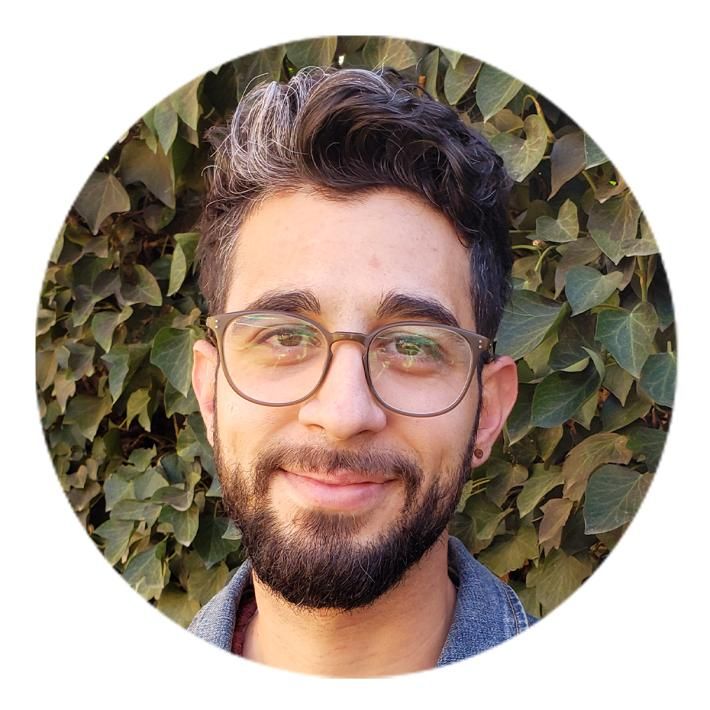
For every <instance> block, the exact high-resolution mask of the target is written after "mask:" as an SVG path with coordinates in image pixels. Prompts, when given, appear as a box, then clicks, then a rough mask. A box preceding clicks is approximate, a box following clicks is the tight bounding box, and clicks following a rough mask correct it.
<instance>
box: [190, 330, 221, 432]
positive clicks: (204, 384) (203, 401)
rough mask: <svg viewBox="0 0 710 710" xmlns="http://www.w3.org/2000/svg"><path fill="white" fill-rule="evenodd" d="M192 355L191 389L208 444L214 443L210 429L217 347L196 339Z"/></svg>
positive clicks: (215, 381)
mask: <svg viewBox="0 0 710 710" xmlns="http://www.w3.org/2000/svg"><path fill="white" fill-rule="evenodd" d="M192 355H193V358H192V389H193V390H195V396H196V397H197V402H198V404H199V405H200V412H201V413H202V419H203V420H204V422H205V429H206V431H207V438H208V439H209V442H210V444H214V442H213V441H212V431H213V427H214V417H215V407H214V405H215V395H216V391H215V387H216V383H217V367H218V366H219V355H218V353H217V349H216V348H215V347H214V346H213V345H211V344H210V343H209V342H207V341H206V340H198V341H197V342H196V343H195V344H194V345H193V346H192Z"/></svg>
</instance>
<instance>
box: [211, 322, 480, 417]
mask: <svg viewBox="0 0 710 710" xmlns="http://www.w3.org/2000/svg"><path fill="white" fill-rule="evenodd" d="M259 314H263V315H271V316H288V317H291V318H299V319H300V320H303V321H305V322H306V323H309V324H310V325H312V326H313V327H314V328H316V329H317V330H318V331H319V332H320V333H321V334H322V335H323V337H324V338H325V340H326V342H327V343H328V354H327V359H326V361H325V365H324V366H323V374H322V375H321V377H320V379H319V380H318V383H317V384H316V385H315V386H314V387H313V388H312V389H311V390H310V391H309V392H308V394H306V395H304V396H303V397H299V398H298V399H294V400H292V401H290V402H280V403H278V404H275V403H273V402H264V401H262V400H259V399H254V398H253V397H250V396H249V395H247V394H245V393H244V392H242V391H241V390H240V389H239V387H237V386H236V384H235V383H234V381H233V380H232V377H231V375H230V374H229V370H228V368H227V367H224V368H223V371H224V376H225V377H226V378H227V382H228V383H229V386H230V387H231V388H232V389H233V390H234V391H235V392H236V393H237V394H238V395H239V396H240V397H242V398H243V399H246V400H247V401H248V402H253V403H254V404H261V405H263V406H265V407H289V406H291V405H293V404H299V403H300V402H305V401H306V400H307V399H308V398H309V397H312V396H313V394H314V393H315V392H316V391H317V390H318V389H319V388H320V386H321V385H322V384H323V381H324V380H325V378H326V377H327V376H328V372H329V370H330V364H331V362H332V360H333V345H335V343H339V342H341V341H343V340H352V341H354V342H356V343H359V344H360V345H362V346H363V353H362V365H363V368H364V370H365V379H366V381H367V386H368V388H369V389H370V392H371V394H372V396H373V397H374V398H375V399H376V400H377V402H378V403H379V404H381V405H382V406H383V407H384V408H385V409H388V410H389V411H391V412H395V413H396V414H402V415H404V416H407V417H419V418H425V417H438V416H439V415H441V414H446V412H450V411H451V410H452V409H453V408H454V407H456V406H458V405H459V404H460V403H461V400H462V399H463V398H464V396H465V395H466V392H467V391H468V388H469V387H470V386H471V380H472V379H473V374H474V372H475V371H476V369H477V367H478V366H479V365H480V364H481V362H483V364H485V363H486V362H489V361H490V360H491V359H492V358H493V344H492V342H491V340H490V339H489V338H486V337H485V336H483V335H479V334H478V333H474V332H473V331H472V330H466V329H464V328H457V327H455V326H452V325H444V324H443V323H432V322H430V321H416V320H406V321H397V322H395V323H388V324H387V325H383V326H381V327H379V328H377V329H376V330H373V331H372V332H371V333H356V332H352V331H347V330H338V331H335V332H331V331H329V330H326V329H325V328H324V327H323V326H322V325H321V324H320V323H318V322H317V321H314V320H313V319H311V318H307V317H306V316H302V315H300V314H297V313H289V312H286V311H269V310H256V311H232V312H231V313H219V314H215V315H211V316H209V317H208V318H207V319H206V320H205V324H206V326H207V327H208V328H209V329H210V331H211V332H212V333H214V335H215V339H216V341H217V352H218V353H219V360H220V364H222V363H225V362H226V359H225V357H224V333H225V331H226V330H227V327H228V326H229V324H230V323H231V322H232V321H233V320H235V319H237V318H239V317H241V316H247V315H259ZM411 325H419V326H426V327H431V326H435V327H437V328H441V329H442V330H449V331H451V332H453V333H457V334H458V335H460V336H461V337H463V339H464V340H465V341H466V342H467V343H468V345H469V348H470V349H471V364H470V366H469V370H468V373H467V375H466V384H465V386H464V387H463V388H462V389H461V394H460V395H459V396H458V398H457V399H456V401H455V402H454V403H453V404H451V405H450V406H448V407H446V408H445V409H441V410H438V411H436V412H432V413H430V414H412V413H411V412H406V411H404V410H402V409H397V408H396V407H393V406H391V405H389V404H387V402H384V401H383V400H382V399H381V398H380V396H379V395H378V394H377V391H376V389H375V387H374V386H373V384H372V378H371V376H370V366H369V364H368V353H369V352H370V345H371V343H372V341H373V340H374V339H375V338H376V337H377V336H378V335H379V334H380V333H382V332H384V331H385V330H389V329H390V328H396V327H398V326H411Z"/></svg>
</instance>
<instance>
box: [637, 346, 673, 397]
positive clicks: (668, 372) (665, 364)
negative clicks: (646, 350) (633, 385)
mask: <svg viewBox="0 0 710 710" xmlns="http://www.w3.org/2000/svg"><path fill="white" fill-rule="evenodd" d="M675 378H676V360H675V355H674V354H673V353H657V354H655V355H649V356H648V360H646V363H645V364H644V366H643V369H642V370H641V379H640V380H639V387H640V388H641V389H642V390H643V391H644V392H645V393H646V394H647V395H648V396H649V397H651V399H653V401H654V402H657V403H658V404H662V405H663V406H664V407H672V406H673V395H674V393H675Z"/></svg>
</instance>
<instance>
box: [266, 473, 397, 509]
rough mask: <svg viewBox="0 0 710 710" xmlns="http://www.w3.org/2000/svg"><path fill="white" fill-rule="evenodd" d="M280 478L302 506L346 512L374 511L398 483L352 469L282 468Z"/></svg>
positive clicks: (387, 477) (391, 479) (392, 479)
mask: <svg viewBox="0 0 710 710" xmlns="http://www.w3.org/2000/svg"><path fill="white" fill-rule="evenodd" d="M277 475H278V477H279V478H281V479H283V481H284V483H285V484H286V486H287V488H288V492H289V494H290V496H291V497H292V498H294V499H295V501H296V502H297V503H298V504H299V505H301V506H306V507H316V508H321V509H324V510H330V511H334V512H343V513H348V512H350V513H352V512H360V511H363V510H366V509H370V508H374V507H375V506H377V505H378V504H379V503H381V502H382V501H383V499H384V498H385V497H386V496H387V495H388V494H389V492H390V491H391V489H392V487H393V486H394V485H395V484H396V483H397V479H396V478H392V477H390V476H385V475H377V474H371V473H367V474H366V473H363V472H361V471H353V470H349V469H340V470H337V471H334V472H332V473H329V474H323V473H320V472H315V471H286V470H284V469H279V471H277Z"/></svg>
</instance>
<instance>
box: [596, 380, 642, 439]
mask: <svg viewBox="0 0 710 710" xmlns="http://www.w3.org/2000/svg"><path fill="white" fill-rule="evenodd" d="M652 404H653V402H651V400H650V399H648V397H646V395H644V394H643V393H642V392H639V391H638V390H637V389H632V390H631V392H630V393H629V396H628V397H627V398H626V403H625V404H624V406H623V407H622V406H621V405H620V404H619V402H618V401H617V399H616V398H615V397H609V398H608V399H607V400H606V402H604V406H603V407H602V411H601V418H602V429H603V430H604V431H615V430H616V429H621V428H622V427H625V426H626V425H627V424H631V422H633V421H635V420H636V419H642V418H643V417H645V416H646V415H647V414H648V410H649V409H651V405H652Z"/></svg>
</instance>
